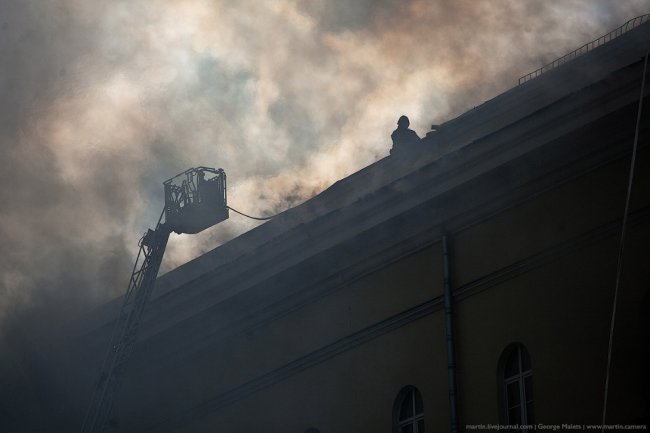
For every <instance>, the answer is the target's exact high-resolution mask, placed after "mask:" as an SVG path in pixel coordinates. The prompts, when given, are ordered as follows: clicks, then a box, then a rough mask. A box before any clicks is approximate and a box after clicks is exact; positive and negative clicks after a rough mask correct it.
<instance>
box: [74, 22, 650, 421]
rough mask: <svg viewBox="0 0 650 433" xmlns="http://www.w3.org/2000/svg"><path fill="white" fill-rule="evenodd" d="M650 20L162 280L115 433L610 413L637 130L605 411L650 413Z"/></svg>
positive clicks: (82, 340)
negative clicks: (647, 66) (647, 63)
mask: <svg viewBox="0 0 650 433" xmlns="http://www.w3.org/2000/svg"><path fill="white" fill-rule="evenodd" d="M647 18H648V17H647V16H646V17H645V18H643V19H642V20H640V21H638V22H636V24H639V25H637V26H636V27H634V28H630V29H629V31H625V32H619V33H621V34H618V33H617V34H615V35H614V36H616V37H614V38H612V40H611V41H609V42H607V43H604V44H602V45H600V46H597V47H595V46H594V47H591V46H590V47H588V48H590V50H589V52H587V53H585V54H582V55H579V56H574V57H575V58H572V59H571V60H568V61H566V62H561V63H563V64H561V65H558V66H557V67H554V68H552V69H550V70H548V71H545V72H543V73H541V74H539V75H538V76H536V77H534V78H532V79H530V80H526V81H525V82H523V83H521V84H520V85H518V86H516V87H514V88H512V89H510V90H509V91H507V92H505V93H503V94H501V95H499V96H497V97H495V98H494V99H492V100H490V101H488V102H486V103H484V104H482V105H481V106H479V107H476V108H475V109H473V110H470V111H468V112H467V113H465V114H463V115H461V116H460V117H458V118H456V119H453V120H451V121H449V122H447V123H445V124H443V125H441V126H440V127H439V128H438V129H437V130H436V131H435V132H432V133H430V134H428V135H427V137H426V138H425V139H424V140H423V141H422V143H421V145H420V146H419V148H413V149H406V150H403V151H402V152H399V153H396V154H394V155H392V156H390V157H386V158H384V159H382V160H380V161H377V162H376V163H374V164H372V165H370V166H368V167H366V168H365V169H363V170H361V171H359V172H357V173H355V174H353V175H351V176H349V177H348V178H345V179H342V180H341V181H339V182H337V183H335V184H334V185H333V186H332V187H330V188H329V189H327V190H325V191H324V192H322V193H321V194H319V195H318V196H316V197H314V198H312V199H310V200H308V201H307V202H305V203H304V204H302V205H300V206H298V207H296V208H293V209H291V210H289V211H286V212H284V213H283V214H281V215H279V216H278V217H276V218H274V219H273V220H271V221H269V222H267V223H265V224H263V225H261V226H259V227H257V228H256V229H254V230H251V231H250V232H248V233H245V234H243V235H242V236H240V237H238V238H236V239H234V240H232V241H231V242H229V243H227V244H225V245H223V246H221V247H219V248H217V249H215V250H213V251H211V252H209V253H207V254H205V255H204V256H202V257H199V258H197V259H196V260H194V261H192V262H190V263H187V264H186V265H184V266H182V267H180V268H178V269H176V270H174V271H172V272H170V273H168V274H166V275H164V276H162V277H160V278H159V280H158V284H157V288H156V293H155V294H154V298H153V299H152V300H151V302H150V303H149V305H148V310H147V312H146V314H145V321H144V322H143V325H142V328H141V331H140V337H139V343H138V346H137V348H136V349H135V352H134V354H133V356H132V358H131V362H130V365H129V369H128V372H127V375H126V377H125V380H124V383H123V386H122V389H121V393H120V397H119V399H118V401H117V405H116V417H117V418H116V423H115V429H114V430H115V431H119V432H157V433H163V432H174V433H181V432H267V433H273V432H278V433H279V432H289V433H304V432H314V431H318V432H322V433H330V432H332V433H333V432H337V433H346V432H377V433H380V432H385V433H389V432H398V431H401V432H416V431H417V432H420V433H421V432H422V431H423V428H422V426H425V427H426V431H427V432H442V431H450V430H451V427H452V426H451V424H452V421H451V420H452V419H453V418H454V416H453V412H454V409H453V407H454V405H452V403H450V402H451V401H455V402H456V405H455V407H456V410H457V420H458V428H459V431H465V430H469V429H471V428H472V426H473V425H478V424H498V423H502V424H516V423H523V424H545V425H562V424H599V423H600V422H601V419H602V411H603V392H604V382H605V376H606V371H607V359H608V341H609V336H610V319H611V315H612V308H613V300H614V290H615V286H616V281H617V268H618V258H619V245H620V240H621V232H622V226H623V221H624V209H625V204H626V197H627V192H628V179H629V175H630V166H631V165H630V162H631V156H632V150H633V148H634V144H635V141H636V142H637V152H636V165H635V174H634V181H633V184H632V194H631V200H630V201H629V212H628V214H627V215H628V216H627V218H626V219H625V221H626V224H625V228H626V234H627V235H626V237H625V248H624V253H623V255H622V277H621V279H620V287H619V292H618V299H617V309H616V312H617V316H616V322H615V323H616V326H615V329H614V333H613V345H612V349H613V350H612V358H611V370H610V371H611V377H610V381H609V392H608V406H607V414H608V415H607V423H608V424H615V423H620V424H645V423H647V420H648V416H649V415H650V395H649V393H650V391H649V390H650V377H649V373H648V371H649V369H648V365H649V362H650V359H649V352H650V347H649V344H650V343H649V342H650V323H649V317H650V314H649V313H650V295H649V293H650V292H649V289H650V266H648V263H649V260H648V259H649V258H650V255H649V254H648V245H649V244H650V189H649V187H650V171H649V169H650V151H649V149H648V147H649V144H650V114H649V113H650V104H648V102H649V101H648V93H649V89H650V85H648V83H646V86H645V91H644V93H643V98H644V99H645V103H646V107H647V109H644V111H643V114H642V117H641V118H640V119H637V113H638V108H639V102H640V95H641V87H642V81H643V79H644V78H643V72H644V56H646V55H647V53H648V51H650V22H647ZM641 21H643V23H641ZM624 30H628V29H627V28H625V29H624ZM591 48H593V49H591ZM585 51H586V50H585ZM647 75H648V73H647V72H646V76H647ZM637 127H638V140H635V133H636V131H637ZM445 243H446V245H447V248H446V250H447V254H444V251H443V250H445V248H443V246H444V245H443V244H445ZM445 258H446V259H447V260H446V262H447V264H448V266H445ZM445 272H449V276H450V278H449V280H448V281H449V284H450V289H451V293H452V296H451V298H450V299H449V300H450V306H451V311H449V310H447V311H446V309H445V296H444V289H445ZM118 308H119V300H116V301H115V302H114V303H112V304H109V305H107V306H105V307H104V308H103V309H101V310H100V311H98V312H97V313H95V314H94V315H93V319H92V320H93V328H92V331H91V332H89V333H88V334H85V335H83V336H81V337H79V338H78V339H76V340H75V342H74V346H75V347H76V349H75V350H76V352H75V354H74V356H71V358H74V359H77V360H78V359H83V360H84V365H83V367H79V368H76V369H75V375H77V376H78V377H79V378H81V379H82V380H80V381H78V383H76V384H75V385H74V386H75V387H76V388H75V389H74V392H73V393H72V394H74V395H78V396H87V395H89V394H90V389H91V386H92V385H91V384H92V382H93V381H94V380H95V378H96V375H97V373H98V371H99V366H100V361H101V355H102V354H103V352H104V350H105V346H106V344H107V343H106V342H107V340H108V337H109V335H110V331H111V324H112V320H113V318H114V317H115V314H116V311H117V309H118ZM449 318H451V319H453V321H452V322H453V324H452V328H449V327H448V321H447V319H449ZM448 341H452V342H453V346H454V349H453V354H454V355H455V362H452V363H451V364H452V367H454V368H453V369H452V370H451V372H450V359H449V352H448V347H449V346H448ZM450 375H451V377H453V378H455V382H456V386H455V388H456V392H455V395H452V396H450V389H451V388H450V386H449V377H450ZM71 386H72V385H71ZM452 394H453V393H452ZM86 401H87V400H86V399H85V398H80V400H79V401H77V402H73V403H71V407H74V408H75V409H71V410H75V411H77V412H78V413H79V414H82V413H83V410H84V403H85V402H86ZM562 429H568V427H566V426H565V427H562Z"/></svg>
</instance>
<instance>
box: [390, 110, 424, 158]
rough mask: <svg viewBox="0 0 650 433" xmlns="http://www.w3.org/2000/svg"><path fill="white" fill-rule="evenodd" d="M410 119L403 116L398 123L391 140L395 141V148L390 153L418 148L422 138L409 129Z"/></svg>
mask: <svg viewBox="0 0 650 433" xmlns="http://www.w3.org/2000/svg"><path fill="white" fill-rule="evenodd" d="M410 124H411V122H409V118H408V117H406V116H402V117H400V118H399V120H398V121H397V129H396V130H394V131H393V133H392V134H391V135H390V138H392V139H393V148H392V149H391V150H390V153H391V154H393V153H394V152H401V151H403V150H405V149H408V148H410V147H414V146H417V145H418V143H419V142H420V137H418V135H417V134H416V133H415V131H413V130H412V129H409V125H410Z"/></svg>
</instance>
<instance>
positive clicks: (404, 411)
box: [393, 386, 424, 433]
mask: <svg viewBox="0 0 650 433" xmlns="http://www.w3.org/2000/svg"><path fill="white" fill-rule="evenodd" d="M393 431H394V432H396V433H424V409H423V405H422V395H421V394H420V391H418V390H417V388H415V387H414V386H407V387H404V388H403V389H402V390H401V391H400V392H399V394H398V395H397V398H396V399H395V404H394V406H393Z"/></svg>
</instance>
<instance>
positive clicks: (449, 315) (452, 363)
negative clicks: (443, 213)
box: [442, 235, 458, 433]
mask: <svg viewBox="0 0 650 433" xmlns="http://www.w3.org/2000/svg"><path fill="white" fill-rule="evenodd" d="M442 259H443V266H444V273H443V285H444V297H445V332H446V337H447V376H448V377H447V379H448V382H449V418H450V424H451V429H450V431H451V433H457V432H458V407H457V402H456V360H455V357H454V353H455V352H454V321H453V309H452V293H451V283H450V273H451V272H450V259H449V245H448V241H447V235H443V236H442Z"/></svg>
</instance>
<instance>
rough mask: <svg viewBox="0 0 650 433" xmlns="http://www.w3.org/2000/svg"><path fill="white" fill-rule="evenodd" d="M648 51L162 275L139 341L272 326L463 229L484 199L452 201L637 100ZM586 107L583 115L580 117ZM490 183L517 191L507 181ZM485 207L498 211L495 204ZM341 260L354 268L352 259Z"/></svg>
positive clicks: (450, 126)
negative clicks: (253, 324) (475, 182)
mask: <svg viewBox="0 0 650 433" xmlns="http://www.w3.org/2000/svg"><path fill="white" fill-rule="evenodd" d="M648 50H650V22H646V23H645V24H642V25H641V26H639V27H637V28H636V29H634V30H631V31H629V32H627V33H625V34H623V35H621V36H620V37H618V38H616V39H614V40H612V41H611V42H609V43H607V44H604V45H602V46H600V47H597V48H595V49H594V50H592V51H590V52H588V53H586V54H584V55H583V56H581V57H578V58H576V59H574V60H572V61H570V62H568V63H565V64H563V65H561V66H560V67H557V68H555V69H552V70H550V71H548V72H546V73H544V74H542V75H540V76H538V77H537V78H534V79H531V80H529V81H526V82H525V83H523V84H521V85H518V86H516V87H513V88H512V89H510V90H508V91H506V92H505V93H503V94H500V95H498V96H497V97H495V98H493V99H491V100H489V101H487V102H485V103H483V104H481V105H480V106H478V107H476V108H474V109H472V110H470V111H468V112H466V113H464V114H462V115H461V116H459V117H457V118H455V119H452V120H450V121H448V122H446V123H444V124H442V125H440V126H439V128H438V129H437V131H435V132H431V133H429V134H427V137H426V138H424V139H423V141H422V146H421V147H420V148H419V149H413V150H412V151H409V152H401V153H399V154H394V155H392V156H389V157H386V158H383V159H381V160H379V161H377V162H375V163H374V164H372V165H370V166H368V167H366V168H364V169H362V170H360V171H358V172H356V173H354V174H352V175H350V176H348V177H347V178H345V179H342V180H340V181H338V182H336V183H334V184H333V185H332V186H331V187H329V188H327V189H326V190H324V191H323V192H321V193H320V194H318V195H316V196H315V197H313V198H311V199H309V200H307V201H306V202H304V203H303V204H301V205H299V206H296V207H294V208H292V209H289V210H287V211H285V212H283V213H281V214H280V215H278V216H277V217H275V218H273V219H272V220H270V221H268V222H266V223H264V224H262V225H260V226H258V227H256V228H254V229H252V230H250V231H249V232H247V233H244V234H242V235H241V236H239V237H237V238H235V239H233V240H231V241H229V242H227V243H226V244H224V245H221V246H219V247H218V248H215V249H214V250H212V251H210V252H208V253H206V254H204V255H202V256H201V257H198V258H196V259H194V260H192V261H190V262H188V263H186V264H184V265H182V266H180V267H179V268H177V269H174V270H173V271H171V272H169V273H167V274H165V275H163V276H161V277H160V278H158V280H157V284H156V289H155V292H154V294H153V297H152V299H151V301H150V302H149V305H148V306H147V311H146V313H145V318H144V325H143V326H142V328H141V334H140V337H139V340H140V341H141V342H145V341H149V342H150V344H151V346H152V347H154V346H157V345H158V343H156V341H157V339H158V338H159V337H160V338H162V335H167V334H168V333H170V332H171V333H173V332H175V331H173V328H174V327H177V326H181V327H184V328H186V329H187V330H188V331H190V330H192V329H194V330H196V331H197V333H198V334H199V335H200V336H197V339H196V340H195V341H192V339H184V344H186V345H191V344H194V343H196V344H198V343H197V342H198V341H199V340H202V341H205V339H206V338H207V336H214V338H218V337H217V336H218V335H220V333H221V332H226V331H224V329H230V328H231V327H233V326H245V323H248V322H246V320H249V317H248V316H251V315H255V317H256V319H255V320H264V318H266V319H268V320H270V318H271V317H274V315H277V314H282V313H281V312H279V311H280V310H281V308H280V307H278V305H280V304H282V305H285V307H286V308H291V305H294V306H295V305H296V304H297V303H299V302H304V301H305V299H306V298H307V296H316V293H317V292H318V290H321V289H316V288H315V287H316V286H318V287H321V288H323V287H325V286H327V285H328V284H334V285H336V284H340V283H341V282H342V281H344V280H345V279H346V278H355V276H354V275H355V274H359V273H364V272H370V270H371V269H373V263H375V262H376V261H378V260H383V261H386V260H395V258H396V257H399V256H400V254H407V253H408V252H409V251H413V250H414V249H417V248H419V247H421V245H425V244H426V243H427V242H429V243H430V242H432V239H434V238H437V237H439V232H432V231H431V227H432V224H433V223H432V221H433V220H435V221H437V224H438V225H439V226H440V229H441V230H442V229H443V228H444V229H449V228H450V227H452V226H456V227H458V226H460V225H462V224H471V221H472V218H476V216H472V217H470V216H469V215H470V214H471V213H472V212H474V211H475V210H476V208H479V207H480V208H481V209H482V212H485V213H489V212H494V211H495V210H494V209H491V205H488V204H487V202H485V201H477V202H476V203H471V202H469V198H470V197H472V196H471V194H474V193H475V194H479V193H478V192H476V191H475V192H471V191H466V192H467V194H468V195H466V196H464V198H465V201H464V202H463V203H462V204H458V203H456V202H455V201H454V200H455V198H454V195H451V194H450V193H451V192H453V193H454V194H457V193H458V191H460V190H462V188H463V185H465V184H467V183H468V182H470V181H471V180H472V179H476V178H478V177H480V176H484V175H486V174H487V173H490V172H491V171H493V170H495V168H496V167H502V166H504V165H506V164H508V163H510V162H512V161H517V160H519V161H522V160H521V158H523V157H524V156H525V155H532V154H534V153H535V152H536V150H537V149H539V148H541V147H542V146H544V145H547V144H548V143H551V142H553V141H554V140H557V139H559V138H560V137H562V136H565V135H566V134H567V131H574V130H577V129H579V128H580V127H581V126H584V125H586V124H588V123H589V122H593V121H594V119H598V118H602V117H603V116H606V115H607V114H608V113H610V112H612V111H615V110H617V109H620V108H621V107H623V106H625V105H627V104H630V103H632V101H634V100H635V98H638V90H636V88H635V83H634V79H635V78H634V77H635V76H634V73H636V72H634V71H632V72H630V71H627V69H626V68H629V67H630V65H635V64H638V63H639V62H640V60H641V59H642V57H643V56H644V55H645V54H646V53H647V52H648ZM633 72H634V73H633ZM586 89H589V91H588V92H587V91H586ZM608 92H609V93H612V92H616V93H617V95H618V96H617V97H616V98H613V99H612V98H610V99H608V103H607V105H606V106H603V107H599V106H598V98H601V97H602V95H604V94H607V93H608ZM635 92H636V93H635ZM585 104H592V109H590V110H589V111H584V110H582V109H581V107H584V106H585ZM550 106H553V107H554V108H553V110H549V109H548V107H550ZM558 152H559V150H558ZM575 152H576V153H575V155H573V157H574V158H577V159H580V158H586V156H587V155H588V150H584V149H583V150H580V151H578V150H575ZM556 156H557V155H556ZM535 158H536V161H538V162H539V161H541V159H539V158H538V157H535ZM529 163H530V164H534V162H530V161H529ZM554 163H555V164H558V163H559V161H557V158H556V161H555V162H554ZM554 168H557V167H551V166H548V167H546V168H544V170H547V171H549V172H550V171H552V170H553V169H554ZM535 169H539V170H541V169H542V168H541V167H536V168H535ZM524 178H525V177H521V179H522V180H521V181H522V182H524V181H525V179H524ZM495 186H497V187H503V188H504V189H505V188H506V186H507V188H515V187H516V185H514V184H513V185H509V184H507V182H506V181H504V182H502V183H496V184H495ZM474 189H475V188H474ZM509 191H510V192H512V191H513V190H512V189H510V190H509ZM495 197H496V196H495ZM477 200H479V198H478V197H477ZM493 204H494V206H498V205H499V204H498V200H496V201H494V203H493ZM501 205H503V203H501ZM472 215H474V214H472ZM452 220H453V221H452ZM404 224H406V225H404ZM433 225H435V224H433ZM386 250H390V253H386ZM359 251H363V253H359ZM350 254H352V255H354V256H355V260H356V261H354V262H349V257H350ZM328 268H329V270H328ZM315 269H317V270H318V271H317V272H314V270H315ZM330 271H331V272H330ZM323 290H324V289H323ZM120 304H121V298H118V299H116V300H114V301H113V302H111V303H109V304H108V305H106V306H104V307H102V308H101V309H100V310H99V312H97V314H94V315H93V319H92V320H93V321H94V325H93V326H92V327H91V328H92V329H93V331H91V334H92V335H97V334H96V333H97V332H99V333H102V334H104V335H109V334H110V332H109V331H108V329H110V327H111V324H112V320H113V319H114V318H115V316H116V314H117V311H118V310H119V307H120ZM285 307H282V308H285ZM217 310H218V314H216V313H215V312H216V311H217ZM251 320H252V319H251ZM199 330H200V332H199ZM106 338H107V337H106ZM164 339H167V337H164ZM93 340H95V341H96V344H93V346H95V345H97V347H99V346H98V345H100V344H104V341H103V340H102V339H101V338H100V339H96V338H93ZM161 341H162V340H161ZM142 344H146V343H142ZM169 350H174V351H182V350H183V349H182V348H180V346H178V345H175V346H174V348H173V349H169ZM100 352H102V351H100Z"/></svg>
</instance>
